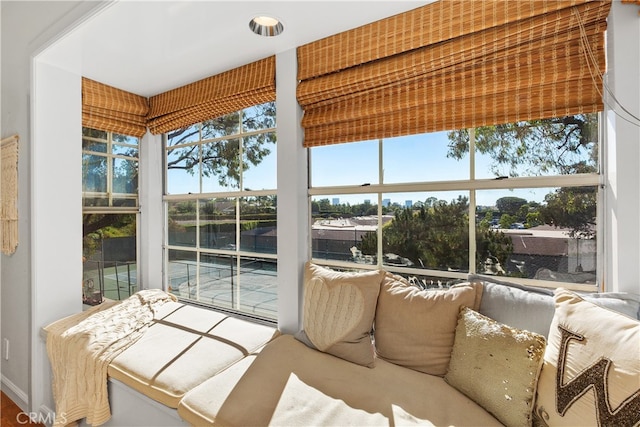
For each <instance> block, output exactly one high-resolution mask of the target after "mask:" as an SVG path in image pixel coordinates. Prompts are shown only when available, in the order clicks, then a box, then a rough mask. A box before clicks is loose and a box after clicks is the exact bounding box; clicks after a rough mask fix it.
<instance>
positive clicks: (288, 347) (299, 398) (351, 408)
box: [178, 335, 502, 426]
mask: <svg viewBox="0 0 640 427" xmlns="http://www.w3.org/2000/svg"><path fill="white" fill-rule="evenodd" d="M178 414H179V415H180V416H181V417H182V419H184V420H185V421H187V422H189V423H190V424H192V425H197V426H206V425H225V426H265V425H281V426H290V425H367V426H375V425H384V426H389V425H401V424H402V425H404V424H423V425H425V424H426V425H430V424H431V425H456V426H464V425H468V426H478V425H483V426H492V425H502V424H500V423H499V422H498V421H497V420H496V419H495V418H494V417H492V416H491V415H490V414H489V413H488V412H486V411H485V410H484V409H482V408H481V407H480V406H478V405H477V404H476V403H474V402H473V401H472V400H471V399H469V398H467V397H466V396H464V395H463V394H462V393H460V392H459V391H457V390H456V389H454V388H453V387H451V386H449V385H448V384H447V383H446V382H445V381H444V379H442V378H441V377H436V376H432V375H428V374H425V373H422V372H417V371H414V370H411V369H407V368H403V367H401V366H397V365H394V364H392V363H389V362H386V361H384V360H378V361H377V362H376V366H375V367H374V368H367V367H363V366H360V365H357V364H355V363H351V362H348V361H345V360H343V359H340V358H337V357H335V356H332V355H330V354H327V353H322V352H319V351H317V350H313V349H311V348H309V347H307V346H305V345H304V344H302V343H301V342H299V341H297V340H296V339H294V338H293V337H292V336H290V335H282V336H280V337H278V338H276V339H275V340H273V341H272V342H270V343H269V344H267V345H266V346H265V347H264V348H263V349H262V351H261V352H260V353H259V354H257V355H255V356H249V357H247V358H245V359H243V360H242V361H240V362H239V363H237V364H235V365H233V366H232V367H230V368H229V369H227V370H225V371H224V372H221V373H220V374H218V375H216V376H215V377H212V378H210V379H209V380H207V381H205V382H204V383H202V384H201V385H199V386H198V387H195V388H194V389H193V390H191V391H190V392H188V393H187V394H186V395H185V396H184V398H183V399H182V401H181V402H180V404H179V405H178Z"/></svg>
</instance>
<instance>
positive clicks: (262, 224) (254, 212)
mask: <svg viewBox="0 0 640 427" xmlns="http://www.w3.org/2000/svg"><path fill="white" fill-rule="evenodd" d="M275 201H276V200H275V196H255V197H244V198H242V199H240V229H241V231H240V250H242V251H247V252H260V253H269V254H275V253H276V252H277V237H278V228H277V226H276V225H277V221H276V203H275Z"/></svg>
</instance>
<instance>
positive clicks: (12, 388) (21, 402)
mask: <svg viewBox="0 0 640 427" xmlns="http://www.w3.org/2000/svg"><path fill="white" fill-rule="evenodd" d="M2 391H3V392H4V393H5V394H6V395H7V396H9V398H10V399H11V400H13V403H15V404H16V405H18V407H19V408H20V409H22V411H24V412H28V410H27V408H28V406H29V396H28V395H27V393H25V392H24V390H22V389H20V387H18V386H17V385H15V384H14V383H13V382H12V381H11V380H10V379H9V378H7V377H5V376H4V375H2Z"/></svg>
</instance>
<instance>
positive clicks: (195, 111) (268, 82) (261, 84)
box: [148, 56, 276, 134]
mask: <svg viewBox="0 0 640 427" xmlns="http://www.w3.org/2000/svg"><path fill="white" fill-rule="evenodd" d="M275 99H276V70H275V57H274V56H271V57H268V58H265V59H262V60H260V61H256V62H253V63H251V64H247V65H245V66H242V67H239V68H235V69H233V70H230V71H227V72H224V73H221V74H217V75H215V76H212V77H208V78H206V79H203V80H199V81H197V82H194V83H191V84H188V85H186V86H182V87H179V88H177V89H173V90H170V91H168V92H164V93H161V94H159V95H156V96H152V97H151V98H150V99H149V102H150V112H149V121H148V126H149V130H150V131H151V132H152V133H154V134H159V133H164V132H168V131H171V130H175V129H179V128H182V127H185V126H190V125H192V124H194V123H198V122H201V121H203V120H207V119H211V118H215V117H220V116H223V115H225V114H229V113H232V112H234V111H238V110H241V109H243V108H247V107H251V106H252V105H257V104H262V103H265V102H270V101H274V100H275Z"/></svg>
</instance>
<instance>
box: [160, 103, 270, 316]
mask: <svg viewBox="0 0 640 427" xmlns="http://www.w3.org/2000/svg"><path fill="white" fill-rule="evenodd" d="M165 139H166V147H165V148H166V191H165V206H166V213H167V239H166V248H167V250H166V265H167V269H166V271H167V272H168V275H167V280H168V289H170V291H171V292H173V293H174V294H175V295H177V296H179V297H180V298H184V299H189V300H193V301H197V302H199V303H203V304H208V305H211V306H215V307H218V308H222V309H228V310H233V311H238V312H243V313H246V314H249V315H252V316H256V317H261V318H268V319H275V318H276V314H277V313H276V305H277V304H276V303H277V294H276V277H277V258H276V247H277V245H276V241H277V240H276V239H277V223H276V189H277V186H276V172H277V171H276V123H275V103H274V102H270V103H266V104H260V105H256V106H253V107H250V108H246V109H243V110H241V111H237V112H234V113H231V114H227V115H225V116H222V117H218V118H214V119H211V120H207V121H204V122H201V123H197V124H195V125H193V126H188V127H186V128H182V129H178V130H176V131H172V132H169V133H167V134H166V138H165Z"/></svg>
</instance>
